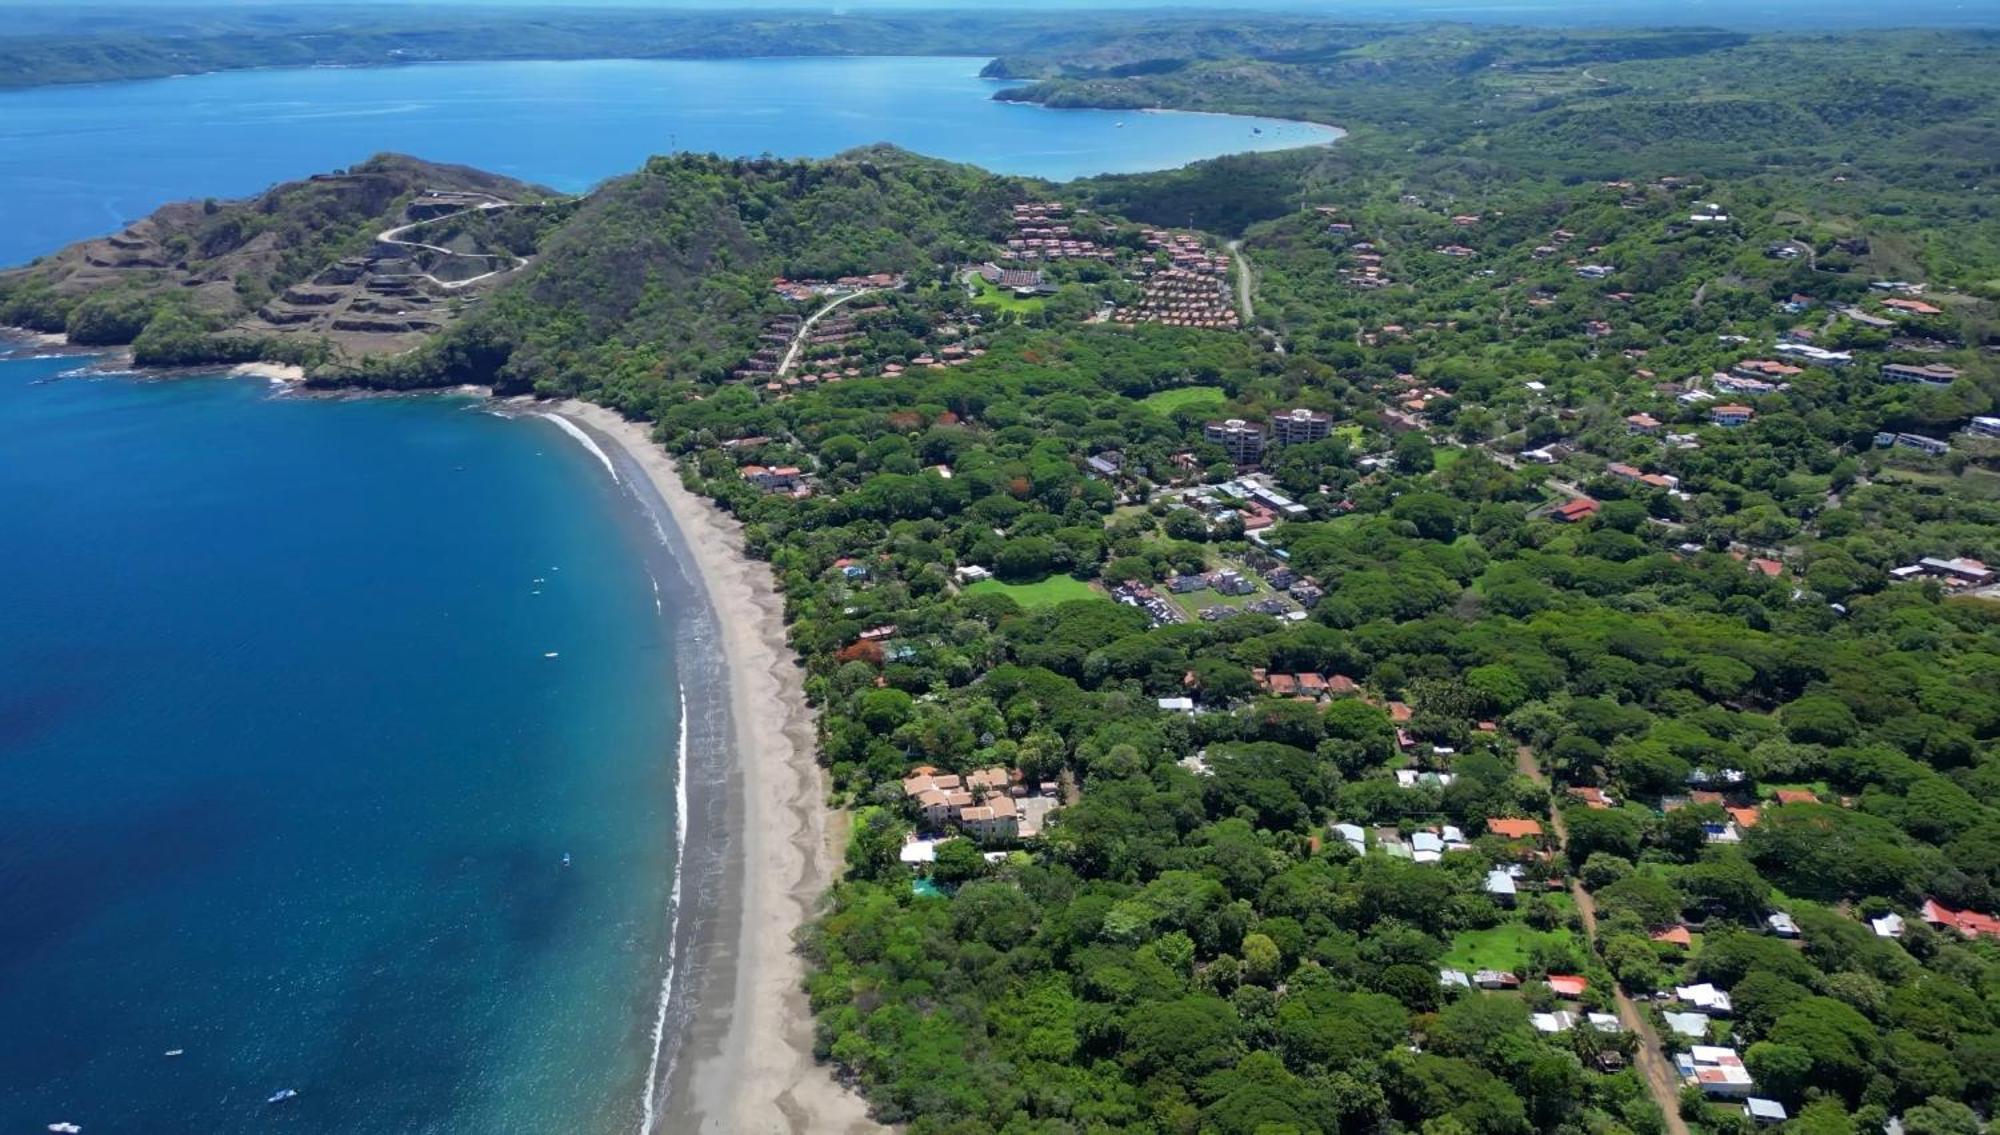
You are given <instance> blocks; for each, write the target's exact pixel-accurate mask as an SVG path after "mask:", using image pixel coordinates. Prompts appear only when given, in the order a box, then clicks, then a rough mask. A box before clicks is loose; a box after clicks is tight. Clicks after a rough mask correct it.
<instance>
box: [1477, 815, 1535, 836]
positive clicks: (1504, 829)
mask: <svg viewBox="0 0 2000 1135" xmlns="http://www.w3.org/2000/svg"><path fill="white" fill-rule="evenodd" d="M1486 830H1487V831H1489V832H1491V833H1493V834H1494V835H1497V836H1499V837H1500V838H1502V839H1540V838H1542V824H1541V821H1539V820H1527V819H1493V820H1488V821H1486Z"/></svg>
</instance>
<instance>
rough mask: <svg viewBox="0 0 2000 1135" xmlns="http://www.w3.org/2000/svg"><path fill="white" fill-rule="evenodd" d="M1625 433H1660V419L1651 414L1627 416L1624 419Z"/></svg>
mask: <svg viewBox="0 0 2000 1135" xmlns="http://www.w3.org/2000/svg"><path fill="white" fill-rule="evenodd" d="M1625 432H1626V433H1632V434H1655V433H1658V432H1660V419H1658V418H1655V417H1654V416H1653V415H1651V414H1628V415H1626V417H1625Z"/></svg>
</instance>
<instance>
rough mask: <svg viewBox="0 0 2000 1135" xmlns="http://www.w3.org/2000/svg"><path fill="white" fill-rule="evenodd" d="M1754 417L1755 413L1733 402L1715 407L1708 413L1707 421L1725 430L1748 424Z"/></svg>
mask: <svg viewBox="0 0 2000 1135" xmlns="http://www.w3.org/2000/svg"><path fill="white" fill-rule="evenodd" d="M1756 416H1757V411H1755V410H1752V409H1751V408H1750V407H1748V406H1743V405H1739V404H1737V403H1734V402H1731V403H1729V404H1727V405H1724V406H1717V407H1715V408H1714V409H1712V410H1710V411H1709V412H1708V420H1709V421H1711V422H1714V423H1715V424H1716V425H1718V426H1722V427H1724V428H1726V429H1735V428H1736V427H1737V426H1740V425H1744V424H1746V423H1748V422H1749V421H1750V420H1751V419H1752V418H1755V417H1756Z"/></svg>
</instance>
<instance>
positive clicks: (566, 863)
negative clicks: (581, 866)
mask: <svg viewBox="0 0 2000 1135" xmlns="http://www.w3.org/2000/svg"><path fill="white" fill-rule="evenodd" d="M563 866H565V867H567V866H569V852H567V851H565V852H563Z"/></svg>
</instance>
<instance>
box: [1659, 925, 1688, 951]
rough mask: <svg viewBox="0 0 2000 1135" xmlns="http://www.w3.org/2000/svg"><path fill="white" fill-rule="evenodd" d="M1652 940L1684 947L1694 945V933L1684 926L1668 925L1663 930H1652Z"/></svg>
mask: <svg viewBox="0 0 2000 1135" xmlns="http://www.w3.org/2000/svg"><path fill="white" fill-rule="evenodd" d="M1653 941H1655V942H1665V943H1666V944H1667V945H1669V946H1679V947H1681V948H1682V949H1686V948H1687V947H1689V946H1692V945H1694V934H1693V933H1692V932H1690V931H1689V930H1688V928H1687V927H1686V926H1669V927H1667V928H1666V929H1665V930H1656V931H1654V932H1653Z"/></svg>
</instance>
